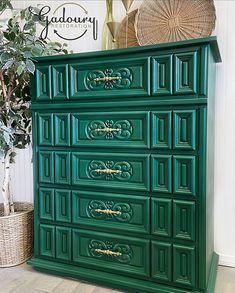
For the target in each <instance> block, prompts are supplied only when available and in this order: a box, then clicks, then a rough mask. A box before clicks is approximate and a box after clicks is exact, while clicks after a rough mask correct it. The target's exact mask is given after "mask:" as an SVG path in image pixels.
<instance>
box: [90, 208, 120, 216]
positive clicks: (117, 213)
mask: <svg viewBox="0 0 235 293" xmlns="http://www.w3.org/2000/svg"><path fill="white" fill-rule="evenodd" d="M95 212H97V213H99V214H105V215H121V214H122V213H121V212H118V211H112V210H101V209H96V210H95Z"/></svg>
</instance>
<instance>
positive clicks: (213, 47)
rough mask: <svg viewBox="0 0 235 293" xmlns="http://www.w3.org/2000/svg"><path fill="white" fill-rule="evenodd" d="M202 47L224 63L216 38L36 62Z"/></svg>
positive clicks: (51, 57) (53, 57)
mask: <svg viewBox="0 0 235 293" xmlns="http://www.w3.org/2000/svg"><path fill="white" fill-rule="evenodd" d="M202 45H209V46H210V48H211V51H212V54H213V56H214V61H215V62H216V63H219V62H221V61H222V60H221V55H220V51H219V46H218V42H217V37H216V36H212V37H208V38H200V39H191V40H184V41H178V42H171V43H162V44H156V45H147V46H140V47H131V48H122V49H113V50H105V51H95V52H87V53H76V54H66V55H54V56H44V57H37V58H34V59H35V60H36V61H41V62H47V61H63V60H66V61H68V60H74V59H76V60H78V59H83V58H89V57H90V58H92V57H105V56H113V57H115V56H117V57H119V56H122V55H126V54H134V53H137V54H138V53H139V54H141V53H146V52H149V54H150V55H151V54H152V53H156V52H157V51H161V50H169V49H177V48H185V47H188V46H202Z"/></svg>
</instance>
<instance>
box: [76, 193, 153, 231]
mask: <svg viewBox="0 0 235 293" xmlns="http://www.w3.org/2000/svg"><path fill="white" fill-rule="evenodd" d="M105 211H106V212H107V211H109V212H110V211H111V212H114V214H110V213H108V214H107V213H105ZM115 212H116V214H115ZM149 213H150V199H149V198H147V197H140V196H134V195H121V194H115V195H114V194H106V193H104V192H102V193H97V192H85V191H74V192H73V196H72V214H73V223H74V224H78V225H80V226H81V225H83V226H84V227H91V228H96V227H100V228H102V227H104V226H105V227H106V229H109V230H112V231H114V230H117V231H119V232H121V231H130V232H134V233H136V232H138V233H141V234H143V233H145V234H147V233H149V230H150V223H149V222H150V219H149V217H148V215H149Z"/></svg>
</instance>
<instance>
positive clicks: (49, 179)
mask: <svg viewBox="0 0 235 293" xmlns="http://www.w3.org/2000/svg"><path fill="white" fill-rule="evenodd" d="M54 180H55V176H54V152H51V151H40V152H39V182H40V183H54Z"/></svg>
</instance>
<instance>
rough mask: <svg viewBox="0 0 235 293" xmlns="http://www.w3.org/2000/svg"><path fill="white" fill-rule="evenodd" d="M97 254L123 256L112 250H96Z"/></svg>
mask: <svg viewBox="0 0 235 293" xmlns="http://www.w3.org/2000/svg"><path fill="white" fill-rule="evenodd" d="M95 252H98V253H101V254H105V255H110V256H122V253H120V252H113V251H111V250H108V249H107V250H102V249H95Z"/></svg>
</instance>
